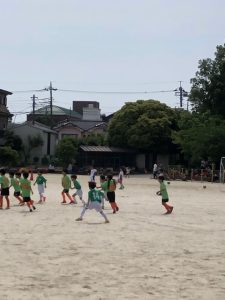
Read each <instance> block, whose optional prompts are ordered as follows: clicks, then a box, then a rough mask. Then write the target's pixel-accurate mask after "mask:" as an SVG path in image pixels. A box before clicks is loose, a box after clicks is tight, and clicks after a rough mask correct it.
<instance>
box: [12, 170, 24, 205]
mask: <svg viewBox="0 0 225 300" xmlns="http://www.w3.org/2000/svg"><path fill="white" fill-rule="evenodd" d="M15 175H16V177H15ZM9 177H10V187H13V188H14V197H15V198H16V199H17V200H19V204H20V205H22V204H23V199H22V198H21V196H20V195H21V193H20V191H21V190H20V179H19V178H18V173H16V174H14V172H10V173H9Z"/></svg>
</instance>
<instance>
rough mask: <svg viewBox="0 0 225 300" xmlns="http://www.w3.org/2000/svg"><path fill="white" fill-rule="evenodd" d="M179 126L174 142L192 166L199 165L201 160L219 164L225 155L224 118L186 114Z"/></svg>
mask: <svg viewBox="0 0 225 300" xmlns="http://www.w3.org/2000/svg"><path fill="white" fill-rule="evenodd" d="M178 125H179V130H178V131H176V132H173V141H174V143H176V144H178V145H179V146H180V149H181V152H182V153H183V154H184V155H185V158H186V159H187V160H189V161H190V163H191V164H193V165H196V164H199V162H200V161H201V159H209V160H212V161H214V162H218V161H219V160H220V158H221V156H224V155H225V120H223V119H222V118H218V117H217V116H212V115H210V114H209V113H205V114H198V113H193V114H190V113H188V112H184V113H183V114H182V115H181V118H180V120H179V122H178Z"/></svg>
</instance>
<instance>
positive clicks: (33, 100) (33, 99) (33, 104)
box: [31, 95, 37, 125]
mask: <svg viewBox="0 0 225 300" xmlns="http://www.w3.org/2000/svg"><path fill="white" fill-rule="evenodd" d="M31 99H32V108H33V113H32V124H33V125H34V121H35V120H34V115H35V105H36V102H35V99H37V97H35V95H33V96H32V97H31Z"/></svg>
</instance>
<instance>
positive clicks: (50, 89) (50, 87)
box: [45, 81, 57, 116]
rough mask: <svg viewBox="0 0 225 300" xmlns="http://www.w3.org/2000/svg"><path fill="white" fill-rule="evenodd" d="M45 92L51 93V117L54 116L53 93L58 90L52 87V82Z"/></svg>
mask: <svg viewBox="0 0 225 300" xmlns="http://www.w3.org/2000/svg"><path fill="white" fill-rule="evenodd" d="M45 90H46V91H50V115H51V116H52V102H53V97H52V91H57V89H56V88H53V87H52V82H51V81H50V85H49V87H48V88H45Z"/></svg>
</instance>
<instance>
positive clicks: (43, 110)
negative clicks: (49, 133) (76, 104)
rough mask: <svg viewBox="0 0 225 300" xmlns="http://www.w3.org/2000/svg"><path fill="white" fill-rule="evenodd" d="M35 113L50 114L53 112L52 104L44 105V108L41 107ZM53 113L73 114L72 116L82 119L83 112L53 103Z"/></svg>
mask: <svg viewBox="0 0 225 300" xmlns="http://www.w3.org/2000/svg"><path fill="white" fill-rule="evenodd" d="M35 114H37V115H46V114H47V115H50V114H51V107H50V105H47V106H44V107H42V108H39V109H37V110H36V111H35ZM52 114H53V115H54V116H56V115H60V116H61V115H65V116H71V117H76V118H78V119H81V118H82V116H81V114H79V113H77V112H76V111H74V110H72V109H67V108H64V107H61V106H57V105H53V106H52Z"/></svg>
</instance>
